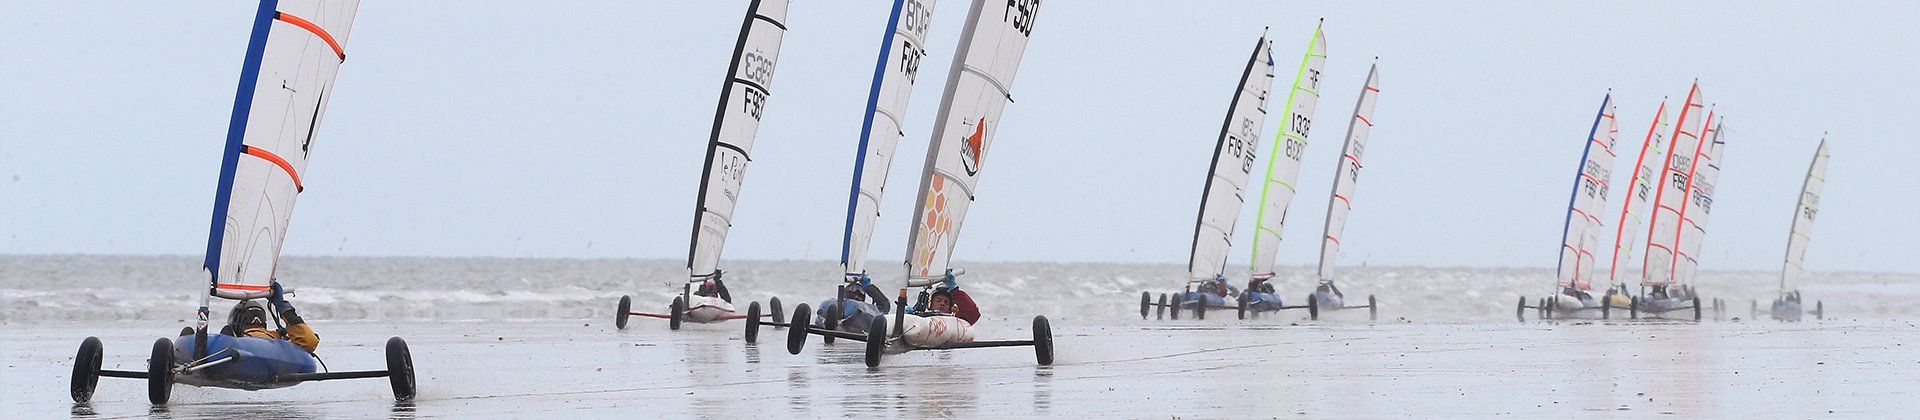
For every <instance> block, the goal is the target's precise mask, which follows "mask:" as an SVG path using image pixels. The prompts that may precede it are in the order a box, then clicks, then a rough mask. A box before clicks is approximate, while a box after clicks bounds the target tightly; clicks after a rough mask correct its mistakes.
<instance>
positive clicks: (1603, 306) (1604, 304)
mask: <svg viewBox="0 0 1920 420" xmlns="http://www.w3.org/2000/svg"><path fill="white" fill-rule="evenodd" d="M1611 315H1613V294H1612V293H1608V294H1607V297H1606V298H1604V299H1601V300H1600V319H1610V318H1611V317H1610V316H1611Z"/></svg>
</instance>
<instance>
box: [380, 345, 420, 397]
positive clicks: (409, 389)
mask: <svg viewBox="0 0 1920 420" xmlns="http://www.w3.org/2000/svg"><path fill="white" fill-rule="evenodd" d="M387 382H390V383H392V384H393V400H394V401H399V402H407V401H413V396H414V391H416V390H417V388H414V382H413V352H412V351H409V350H407V340H401V339H400V337H393V338H389V339H387Z"/></svg>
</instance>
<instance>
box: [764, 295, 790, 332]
mask: <svg viewBox="0 0 1920 420" xmlns="http://www.w3.org/2000/svg"><path fill="white" fill-rule="evenodd" d="M767 310H768V311H770V312H769V313H768V314H769V315H772V316H773V324H774V325H773V327H774V328H780V326H781V325H783V324H786V323H787V313H786V312H781V311H780V298H777V297H775V298H767Z"/></svg>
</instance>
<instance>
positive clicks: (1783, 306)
mask: <svg viewBox="0 0 1920 420" xmlns="http://www.w3.org/2000/svg"><path fill="white" fill-rule="evenodd" d="M1772 313H1773V319H1774V320H1778V321H1788V322H1800V315H1801V314H1803V313H1805V311H1803V310H1802V308H1801V307H1800V302H1794V301H1791V300H1775V301H1773V309H1772Z"/></svg>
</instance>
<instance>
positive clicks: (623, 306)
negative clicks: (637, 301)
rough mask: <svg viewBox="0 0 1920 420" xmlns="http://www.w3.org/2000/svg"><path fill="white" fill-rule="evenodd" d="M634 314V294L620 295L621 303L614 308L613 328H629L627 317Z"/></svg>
mask: <svg viewBox="0 0 1920 420" xmlns="http://www.w3.org/2000/svg"><path fill="white" fill-rule="evenodd" d="M632 316H633V296H620V305H618V306H615V307H614V308H613V328H614V329H616V330H624V329H627V318H629V317H632Z"/></svg>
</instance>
